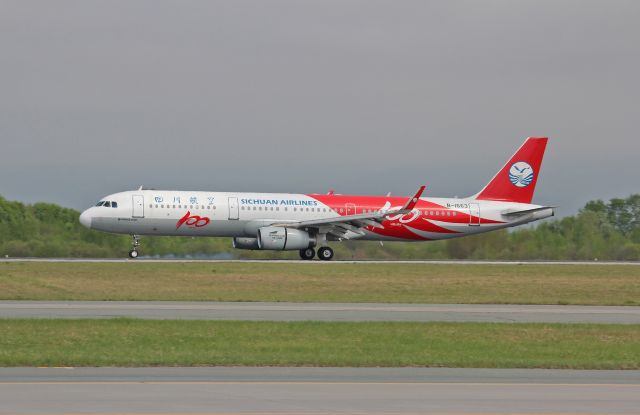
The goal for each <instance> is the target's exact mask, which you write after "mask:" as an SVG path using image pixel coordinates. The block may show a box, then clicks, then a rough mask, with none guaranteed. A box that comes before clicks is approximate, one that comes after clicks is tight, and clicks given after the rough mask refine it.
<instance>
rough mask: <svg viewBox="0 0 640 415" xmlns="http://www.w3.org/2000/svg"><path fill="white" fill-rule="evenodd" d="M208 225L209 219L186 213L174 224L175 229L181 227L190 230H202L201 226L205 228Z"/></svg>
mask: <svg viewBox="0 0 640 415" xmlns="http://www.w3.org/2000/svg"><path fill="white" fill-rule="evenodd" d="M208 224H209V218H207V217H202V216H198V215H192V214H191V212H190V211H189V212H187V214H186V215H184V216H183V217H182V219H180V220H179V221H178V223H176V229H178V228H179V227H181V226H182V225H185V226H188V227H190V228H202V227H203V226H207V225H208Z"/></svg>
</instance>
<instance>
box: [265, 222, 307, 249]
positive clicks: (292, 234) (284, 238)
mask: <svg viewBox="0 0 640 415" xmlns="http://www.w3.org/2000/svg"><path fill="white" fill-rule="evenodd" d="M257 239H258V248H259V249H265V250H277V251H288V250H299V249H307V248H309V247H310V246H313V239H312V238H311V236H310V235H309V233H308V232H305V231H301V230H298V229H291V228H283V227H279V226H265V227H263V228H260V229H258V238H257Z"/></svg>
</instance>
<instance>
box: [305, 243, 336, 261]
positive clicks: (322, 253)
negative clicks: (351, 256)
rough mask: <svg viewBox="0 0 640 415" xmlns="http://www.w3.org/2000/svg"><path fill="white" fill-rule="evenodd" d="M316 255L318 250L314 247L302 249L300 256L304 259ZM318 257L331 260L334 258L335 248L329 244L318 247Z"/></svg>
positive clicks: (309, 258) (310, 258)
mask: <svg viewBox="0 0 640 415" xmlns="http://www.w3.org/2000/svg"><path fill="white" fill-rule="evenodd" d="M314 256H316V251H315V249H313V248H307V249H301V250H300V258H302V259H304V260H307V261H309V260H312V259H313V257H314ZM318 258H319V259H321V260H323V261H330V260H331V259H332V258H333V249H331V248H329V247H328V246H323V247H320V249H318Z"/></svg>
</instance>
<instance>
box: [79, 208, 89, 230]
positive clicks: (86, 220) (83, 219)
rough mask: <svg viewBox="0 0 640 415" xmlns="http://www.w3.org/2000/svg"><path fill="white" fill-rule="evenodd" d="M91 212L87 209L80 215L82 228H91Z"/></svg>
mask: <svg viewBox="0 0 640 415" xmlns="http://www.w3.org/2000/svg"><path fill="white" fill-rule="evenodd" d="M89 210H90V209H87V210H85V211H84V212H82V213H81V214H80V223H81V224H82V226H85V227H87V228H91V213H90V212H89Z"/></svg>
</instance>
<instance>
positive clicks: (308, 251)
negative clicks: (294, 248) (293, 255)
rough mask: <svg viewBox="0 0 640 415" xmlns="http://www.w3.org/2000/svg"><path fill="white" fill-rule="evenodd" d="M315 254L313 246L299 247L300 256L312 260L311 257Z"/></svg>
mask: <svg viewBox="0 0 640 415" xmlns="http://www.w3.org/2000/svg"><path fill="white" fill-rule="evenodd" d="M314 256H316V250H315V249H313V248H307V249H301V250H300V258H302V259H304V260H306V261H309V260H312V259H313V257H314Z"/></svg>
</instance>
